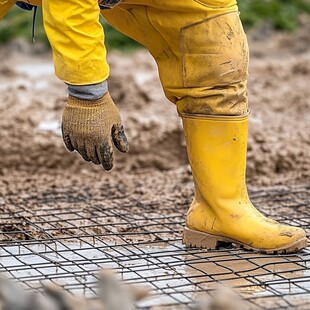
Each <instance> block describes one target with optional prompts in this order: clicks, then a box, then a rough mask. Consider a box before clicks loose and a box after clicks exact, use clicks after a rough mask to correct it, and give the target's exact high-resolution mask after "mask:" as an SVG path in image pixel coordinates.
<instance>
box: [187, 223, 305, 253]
mask: <svg viewBox="0 0 310 310" xmlns="http://www.w3.org/2000/svg"><path fill="white" fill-rule="evenodd" d="M183 243H184V244H185V245H186V246H187V247H197V248H206V249H208V250H215V249H217V248H218V247H219V246H220V245H221V244H223V243H230V244H234V245H236V246H237V247H238V248H243V249H246V250H251V251H254V252H258V253H264V254H286V253H296V252H298V251H300V250H301V249H304V248H306V247H307V245H308V241H307V238H302V239H300V240H298V241H296V242H294V243H292V244H289V245H287V246H285V247H280V248H275V249H258V248H254V247H251V246H250V245H248V244H245V243H242V242H239V241H236V240H234V239H231V238H226V237H222V236H217V235H211V234H208V233H205V232H201V231H198V230H193V229H190V228H188V227H185V228H184V232H183Z"/></svg>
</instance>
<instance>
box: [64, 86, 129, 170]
mask: <svg viewBox="0 0 310 310" xmlns="http://www.w3.org/2000/svg"><path fill="white" fill-rule="evenodd" d="M62 135H63V140H64V142H65V145H66V147H67V149H68V150H69V151H71V152H73V151H74V150H76V151H78V152H79V153H80V154H81V155H82V157H83V158H84V160H86V161H92V162H93V163H94V164H96V165H100V164H102V166H103V168H104V169H105V170H107V171H108V170H111V169H112V168H113V157H114V156H113V146H112V141H113V143H114V145H115V146H116V148H117V149H118V150H119V151H121V152H123V153H126V152H128V149H129V146H128V141H127V138H126V135H125V132H124V127H123V126H122V122H121V117H120V114H119V111H118V109H117V107H116V106H115V104H114V102H113V100H112V98H111V97H110V94H109V92H107V93H106V94H105V95H104V96H103V97H102V98H100V99H98V100H81V99H78V98H75V97H72V96H69V100H68V103H67V105H66V107H65V109H64V112H63V116H62Z"/></svg>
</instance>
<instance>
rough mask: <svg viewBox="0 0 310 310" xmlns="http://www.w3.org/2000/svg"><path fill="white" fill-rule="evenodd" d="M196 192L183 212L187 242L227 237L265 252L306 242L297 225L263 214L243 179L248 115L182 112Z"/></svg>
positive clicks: (210, 244)
mask: <svg viewBox="0 0 310 310" xmlns="http://www.w3.org/2000/svg"><path fill="white" fill-rule="evenodd" d="M182 118H183V125H184V131H185V137H186V142H187V150H188V157H189V161H190V165H191V167H192V172H193V177H194V182H195V198H194V201H193V202H192V205H191V207H190V209H189V212H188V214H187V220H186V228H185V230H184V238H183V241H184V243H185V244H186V245H187V246H195V247H203V248H208V249H215V248H216V247H217V246H218V244H219V242H230V243H234V244H236V245H241V246H243V247H244V248H246V249H252V250H255V251H259V252H265V253H270V254H273V253H292V252H296V251H298V250H300V249H303V248H305V247H306V246H307V237H306V233H305V231H304V230H303V229H301V228H296V227H292V226H288V225H282V224H280V223H278V222H276V221H273V220H270V219H268V218H266V217H265V216H264V215H262V214H261V213H260V212H259V211H258V210H257V209H255V207H254V206H253V204H252V203H251V201H250V199H249V196H248V193H247V189H246V184H245V170H246V151H247V132H248V117H247V116H243V117H231V116H229V117H225V116H222V117H220V116H219V117H216V116H211V117H206V116H201V117H197V118H195V117H192V116H191V117H186V116H182Z"/></svg>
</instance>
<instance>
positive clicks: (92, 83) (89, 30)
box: [0, 0, 307, 253]
mask: <svg viewBox="0 0 310 310" xmlns="http://www.w3.org/2000/svg"><path fill="white" fill-rule="evenodd" d="M0 3H1V6H0V18H1V17H3V16H4V15H5V13H6V12H7V11H8V9H9V8H10V7H11V6H13V5H14V4H15V1H13V0H0ZM27 3H28V5H29V1H27ZM20 4H21V3H20V2H19V5H20ZM30 4H33V5H42V8H43V19H44V27H45V30H46V33H47V36H48V39H49V41H50V44H51V47H52V50H53V58H54V64H55V71H56V75H57V76H58V77H59V78H60V79H61V80H62V81H64V82H65V83H66V84H67V85H68V93H69V96H68V103H67V104H66V106H65V108H64V112H63V117H62V131H63V139H64V142H65V145H66V147H67V149H68V150H69V151H74V150H75V151H77V152H78V153H79V154H80V155H81V156H82V157H83V158H84V159H85V160H86V161H91V162H93V163H94V164H101V165H102V166H103V168H104V169H105V170H110V169H112V167H113V152H114V150H113V145H114V146H115V147H116V148H117V149H118V150H119V151H121V152H124V153H126V152H127V151H128V142H127V138H126V135H125V132H124V127H123V125H122V122H121V117H120V114H119V111H118V109H117V107H116V105H115V104H114V102H113V100H112V98H111V96H110V94H109V91H108V82H107V79H108V77H109V66H108V64H107V61H106V48H105V46H104V31H103V27H102V26H101V24H100V23H99V14H100V12H101V14H102V15H103V16H104V18H105V19H106V20H107V22H108V23H110V24H111V25H112V26H113V27H114V28H116V29H117V30H119V31H120V32H122V33H124V34H126V35H128V36H129V37H131V38H133V39H134V40H136V41H138V42H140V43H141V44H142V45H144V46H145V47H146V48H147V49H148V50H149V52H150V53H151V55H152V56H153V57H154V59H155V61H156V62H157V65H158V70H159V76H160V79H161V83H162V86H163V89H164V91H165V94H166V96H167V98H168V99H169V100H170V101H171V102H173V103H174V104H175V105H176V108H177V111H178V113H179V115H180V117H181V118H182V121H183V127H184V134H185V139H186V143H187V152H188V157H189V162H190V166H191V169H192V173H193V179H194V183H195V198H194V200H193V202H192V204H191V206H190V208H189V211H188V214H187V219H186V227H185V230H184V236H183V240H184V243H185V244H186V245H187V246H195V247H203V248H206V249H215V248H216V247H218V246H219V245H220V244H221V243H222V242H229V243H233V244H235V245H238V246H241V247H244V248H246V249H252V250H255V251H258V252H264V253H292V252H297V251H299V250H301V249H303V248H305V247H306V246H307V238H306V234H305V231H304V230H303V229H301V228H297V227H292V226H288V225H283V224H280V223H278V222H276V221H273V220H271V219H268V218H266V217H265V216H264V215H262V214H261V213H260V212H259V211H258V210H257V209H256V208H255V207H254V206H253V204H252V203H251V201H250V199H249V196H248V193H247V188H246V182H245V171H246V152H247V136H248V115H249V109H248V97H247V77H248V60H249V53H248V44H247V40H246V36H245V34H244V31H243V27H242V24H241V22H240V17H239V12H238V7H237V3H236V0H182V1H181V0H123V1H122V0H101V1H99V3H98V1H97V0H67V1H63V0H42V3H41V0H33V1H32V0H31V1H30ZM141 117H143V115H141ZM175 208H178V206H177V205H176V206H175Z"/></svg>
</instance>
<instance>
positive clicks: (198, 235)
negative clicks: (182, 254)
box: [183, 227, 224, 250]
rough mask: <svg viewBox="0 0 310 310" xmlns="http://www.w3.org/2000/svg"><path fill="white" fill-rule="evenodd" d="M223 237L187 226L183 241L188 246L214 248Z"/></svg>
mask: <svg viewBox="0 0 310 310" xmlns="http://www.w3.org/2000/svg"><path fill="white" fill-rule="evenodd" d="M223 241H224V240H223V238H221V237H219V236H215V235H210V234H207V233H204V232H201V231H197V230H193V229H190V228H187V227H185V228H184V232H183V243H184V244H185V245H186V246H188V247H197V248H206V249H210V250H214V249H216V248H217V247H218V245H219V243H220V242H223Z"/></svg>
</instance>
